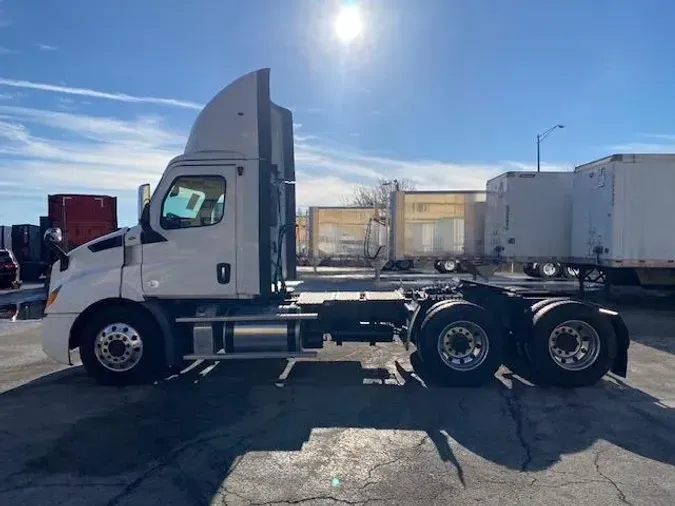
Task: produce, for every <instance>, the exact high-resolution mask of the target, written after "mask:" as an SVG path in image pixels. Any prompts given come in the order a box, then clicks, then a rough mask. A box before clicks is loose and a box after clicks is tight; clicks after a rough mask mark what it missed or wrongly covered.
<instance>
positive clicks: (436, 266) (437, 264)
mask: <svg viewBox="0 0 675 506" xmlns="http://www.w3.org/2000/svg"><path fill="white" fill-rule="evenodd" d="M434 269H436V272H440V273H441V274H443V266H442V265H441V261H440V260H439V259H436V260H434Z"/></svg>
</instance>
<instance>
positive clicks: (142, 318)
mask: <svg viewBox="0 0 675 506" xmlns="http://www.w3.org/2000/svg"><path fill="white" fill-rule="evenodd" d="M162 343H163V340H162V336H161V331H160V330H159V326H158V325H157V324H156V322H155V321H153V320H152V317H151V316H149V315H146V314H145V313H144V312H143V311H142V310H141V309H138V308H135V307H132V306H111V307H108V308H104V309H102V310H100V311H98V312H97V313H95V314H93V315H92V316H91V318H90V319H89V321H88V322H86V323H85V325H84V326H83V331H82V334H81V335H80V358H81V359H82V364H83V365H84V368H85V369H86V370H87V373H89V375H90V376H92V377H93V378H94V379H96V380H97V381H98V382H99V383H102V384H105V385H126V384H132V383H143V382H147V381H152V380H154V379H158V378H160V377H161V375H162V374H163V373H164V372H165V370H166V361H165V360H164V349H163V346H162Z"/></svg>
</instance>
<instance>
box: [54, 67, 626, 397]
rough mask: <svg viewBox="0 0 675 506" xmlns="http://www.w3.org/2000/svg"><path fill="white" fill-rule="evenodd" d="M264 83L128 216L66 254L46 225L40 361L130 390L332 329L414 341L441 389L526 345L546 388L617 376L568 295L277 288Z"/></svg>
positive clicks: (291, 260)
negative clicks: (191, 365) (195, 363)
mask: <svg viewBox="0 0 675 506" xmlns="http://www.w3.org/2000/svg"><path fill="white" fill-rule="evenodd" d="M269 86H270V85H269V70H268V69H261V70H257V71H255V72H251V73H249V74H247V75H245V76H243V77H241V78H239V79H237V80H236V81H234V82H233V83H231V84H230V85H229V86H227V87H226V88H225V89H223V90H222V91H221V92H220V93H218V94H217V95H216V96H215V97H214V98H213V99H212V100H211V101H210V102H209V103H208V104H207V105H206V106H205V107H204V109H203V110H202V111H201V113H200V114H199V115H198V117H197V119H196V121H195V123H194V125H193V127H192V130H191V132H190V135H189V138H188V140H187V143H186V145H185V150H184V152H183V154H181V155H179V156H177V157H176V158H174V159H173V160H171V161H170V162H169V164H168V166H167V167H166V169H165V171H164V174H163V175H162V177H161V179H160V181H159V183H158V184H157V186H156V188H155V190H154V192H152V194H151V195H150V192H149V188H148V187H147V186H146V185H144V186H142V187H141V188H140V189H139V206H138V210H139V220H138V224H137V225H135V226H133V227H129V228H122V229H119V230H117V231H115V232H113V233H110V234H108V235H106V236H103V237H101V238H98V239H96V240H94V241H91V242H89V243H87V244H84V245H82V246H80V247H77V248H75V249H74V250H72V251H70V252H68V253H66V252H65V251H64V250H63V249H62V248H60V247H59V244H58V243H59V238H60V235H61V234H60V232H59V231H58V230H50V231H49V232H48V233H47V234H46V236H47V239H48V243H49V245H50V247H51V248H52V249H53V250H54V252H55V253H56V255H57V256H58V258H59V260H58V261H57V262H56V263H55V264H54V265H53V267H52V270H51V275H50V282H49V289H48V297H47V302H46V308H45V317H44V321H43V325H42V331H43V349H44V350H45V352H46V353H47V354H48V355H49V356H50V357H52V358H54V359H56V360H58V361H60V362H63V363H71V357H70V353H71V350H74V349H76V348H79V351H80V357H81V360H82V363H83V365H84V367H85V369H86V370H87V372H88V373H89V374H90V375H91V376H93V377H94V378H96V379H97V380H98V381H100V382H101V383H106V384H126V383H132V382H137V381H145V380H148V379H157V378H161V377H162V375H164V374H166V373H167V371H169V370H171V369H180V368H181V367H182V366H183V365H184V361H186V360H195V359H207V360H231V359H247V358H271V357H275V358H279V357H286V358H292V357H311V356H314V355H315V354H316V353H317V350H318V349H320V348H322V347H323V343H324V341H325V340H326V338H327V337H328V336H330V338H331V340H332V341H334V342H335V343H336V344H338V345H340V344H342V343H344V342H364V343H369V344H371V345H374V344H376V343H378V342H391V341H393V340H394V339H398V340H400V341H401V342H402V343H403V344H404V346H405V347H406V348H408V346H409V345H410V344H414V345H415V346H416V347H417V350H418V351H419V354H420V357H421V358H422V359H423V362H424V364H425V367H426V368H427V370H428V371H431V372H432V374H433V376H434V377H435V378H436V379H437V380H439V381H440V382H442V383H444V384H450V385H477V384H481V383H484V382H485V381H487V380H489V379H490V378H491V377H492V376H493V375H494V373H495V371H496V370H497V368H499V367H500V365H501V364H502V363H503V361H504V350H505V349H506V347H507V346H506V345H507V343H508V344H510V345H512V347H513V348H514V349H516V350H522V349H526V347H525V346H524V345H522V344H523V343H526V342H529V341H530V340H531V341H532V343H533V344H532V346H531V347H530V348H529V350H530V352H529V353H530V356H533V357H539V358H538V359H537V360H534V361H532V362H533V363H534V365H535V366H536V367H535V368H536V369H538V370H540V371H541V370H544V371H548V372H547V374H546V375H547V376H548V377H549V378H554V380H555V381H554V383H556V384H560V385H564V386H578V385H584V384H590V383H592V382H594V381H597V380H598V379H599V378H600V377H601V376H602V375H604V374H605V372H607V371H608V370H609V369H610V368H612V370H615V371H618V372H621V371H623V373H624V374H625V362H626V360H627V358H626V353H625V351H626V349H627V346H628V344H627V343H628V336H627V332H626V331H625V325H623V322H622V321H621V319H620V317H619V316H618V315H617V314H616V313H613V312H605V313H602V312H601V311H600V309H599V308H595V307H591V306H590V305H587V304H584V303H582V302H579V301H572V300H568V301H561V300H560V299H559V298H558V299H550V300H549V299H547V297H546V296H541V295H539V296H536V297H534V296H532V297H526V296H523V295H522V294H517V293H513V292H509V291H508V290H504V289H500V288H496V287H492V286H481V285H480V284H477V283H464V284H462V285H460V286H445V287H440V288H439V287H438V286H433V287H428V288H427V289H420V290H415V291H409V292H403V291H400V290H397V291H391V292H367V291H365V292H334V293H331V292H321V293H312V292H303V293H300V294H296V293H293V292H292V291H290V290H288V289H287V287H286V280H288V279H293V278H294V277H295V259H296V254H295V244H296V241H295V166H294V154H293V120H292V115H291V112H290V111H289V110H287V109H285V108H283V107H280V106H278V105H276V104H274V103H273V102H272V101H271V99H270V89H269ZM535 307H536V313H535V310H534V309H533V308H535ZM579 321H583V322H585V323H584V324H583V325H579V324H573V323H570V322H579ZM543 333H545V334H546V335H545V337H542V336H543ZM533 336H538V337H536V338H535V337H533ZM560 336H563V337H560ZM521 341H522V342H521ZM547 350H548V351H547Z"/></svg>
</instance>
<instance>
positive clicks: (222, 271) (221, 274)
mask: <svg viewBox="0 0 675 506" xmlns="http://www.w3.org/2000/svg"><path fill="white" fill-rule="evenodd" d="M216 268H217V270H218V283H220V284H221V285H226V284H228V283H229V282H230V275H231V272H232V266H231V265H230V264H227V263H222V264H218V265H216Z"/></svg>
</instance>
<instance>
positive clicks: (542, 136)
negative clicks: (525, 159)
mask: <svg viewBox="0 0 675 506" xmlns="http://www.w3.org/2000/svg"><path fill="white" fill-rule="evenodd" d="M556 128H565V125H560V124H557V125H553V126H552V127H551V128H549V129H548V130H546V131H545V132H544V133H541V134H537V172H540V171H541V166H540V162H539V160H540V156H539V145H540V144H541V141H543V140H544V139H546V137H548V136H549V135H550V133H551V132H553V130H555V129H556Z"/></svg>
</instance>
